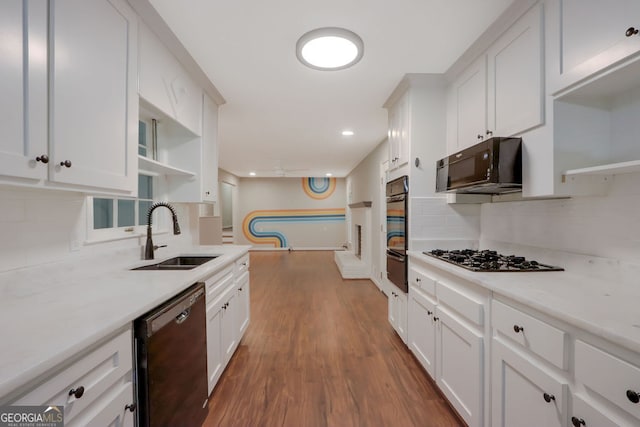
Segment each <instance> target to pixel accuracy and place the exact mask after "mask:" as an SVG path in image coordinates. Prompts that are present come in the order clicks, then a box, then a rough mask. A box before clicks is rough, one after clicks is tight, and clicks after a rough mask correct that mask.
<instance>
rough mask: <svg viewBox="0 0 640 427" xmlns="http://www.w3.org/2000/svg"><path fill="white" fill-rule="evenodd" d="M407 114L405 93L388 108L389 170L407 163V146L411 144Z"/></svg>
mask: <svg viewBox="0 0 640 427" xmlns="http://www.w3.org/2000/svg"><path fill="white" fill-rule="evenodd" d="M409 114H410V106H409V93H407V92H405V93H404V94H403V95H402V96H401V97H400V99H398V101H397V102H396V103H395V104H394V105H393V106H392V107H391V108H389V134H388V137H389V168H390V169H392V170H393V169H397V168H398V167H400V166H402V165H405V164H406V163H407V162H408V161H409V144H410V142H411V129H410V128H409V125H410V122H409Z"/></svg>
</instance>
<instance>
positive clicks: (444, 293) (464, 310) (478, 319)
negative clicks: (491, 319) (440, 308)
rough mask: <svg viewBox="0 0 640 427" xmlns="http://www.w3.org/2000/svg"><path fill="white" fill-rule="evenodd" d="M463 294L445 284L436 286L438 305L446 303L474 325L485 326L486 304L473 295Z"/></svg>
mask: <svg viewBox="0 0 640 427" xmlns="http://www.w3.org/2000/svg"><path fill="white" fill-rule="evenodd" d="M463 292H464V291H462V290H459V289H454V288H453V287H451V286H449V285H448V284H446V283H443V282H437V284H436V294H437V296H438V303H444V304H446V305H448V306H449V307H451V308H452V309H454V310H455V311H457V312H458V313H460V314H461V315H463V316H464V317H466V318H467V319H469V320H471V321H472V322H473V323H475V324H477V325H483V324H484V303H483V302H481V301H477V300H476V299H474V298H473V297H471V295H465V294H464V293H463Z"/></svg>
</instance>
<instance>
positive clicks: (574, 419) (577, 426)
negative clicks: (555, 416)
mask: <svg viewBox="0 0 640 427" xmlns="http://www.w3.org/2000/svg"><path fill="white" fill-rule="evenodd" d="M571 424H573V427H580V426H583V425H585V422H584V420H583V419H582V418H578V417H571Z"/></svg>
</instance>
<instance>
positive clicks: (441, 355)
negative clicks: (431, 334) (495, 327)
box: [434, 306, 484, 426]
mask: <svg viewBox="0 0 640 427" xmlns="http://www.w3.org/2000/svg"><path fill="white" fill-rule="evenodd" d="M434 320H435V321H436V322H437V325H436V329H437V338H436V348H437V352H438V354H437V356H436V360H437V361H438V364H437V368H436V372H437V374H436V383H437V384H438V386H439V387H440V390H442V392H443V393H444V395H445V396H446V397H447V399H449V402H450V403H451V404H452V405H453V407H454V408H456V410H457V411H458V414H460V416H461V417H462V418H463V419H464V420H465V421H466V422H467V424H468V425H469V426H481V425H482V423H483V408H482V405H483V402H484V399H483V385H484V383H483V372H484V370H483V366H484V357H483V352H484V336H483V335H482V334H481V333H480V332H479V331H478V330H477V329H476V328H473V327H471V326H469V325H467V324H466V322H464V321H463V320H460V319H456V317H455V316H453V315H452V314H450V313H449V311H448V310H447V309H445V308H442V307H441V306H438V307H436V314H435V318H434Z"/></svg>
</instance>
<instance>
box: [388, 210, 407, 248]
mask: <svg viewBox="0 0 640 427" xmlns="http://www.w3.org/2000/svg"><path fill="white" fill-rule="evenodd" d="M404 227H405V225H404V210H398V209H387V247H396V246H404V240H405V236H404Z"/></svg>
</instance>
